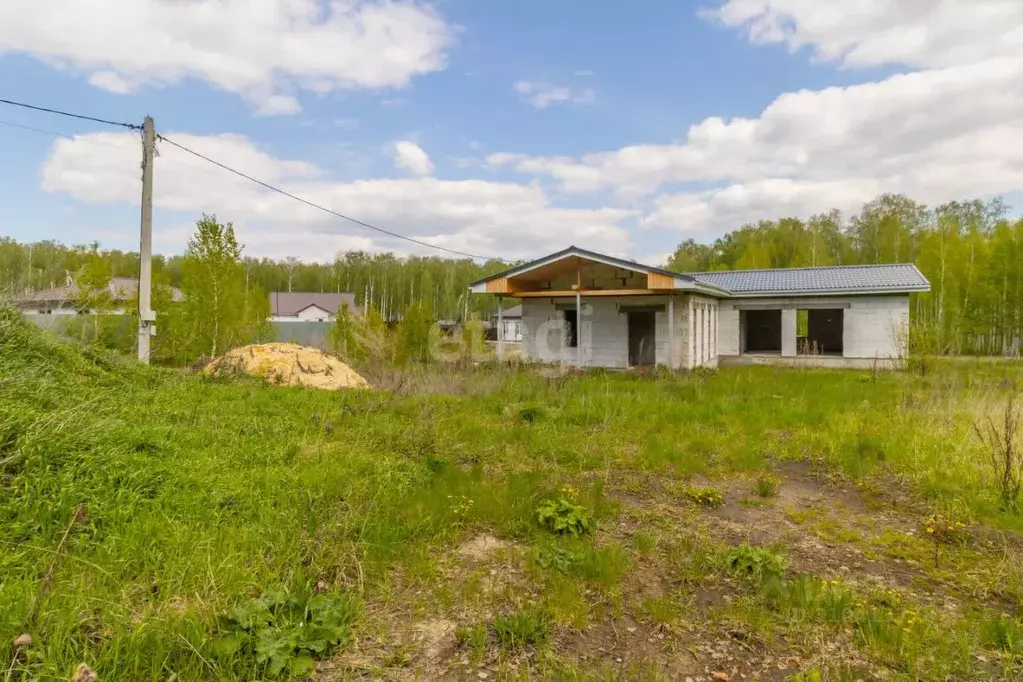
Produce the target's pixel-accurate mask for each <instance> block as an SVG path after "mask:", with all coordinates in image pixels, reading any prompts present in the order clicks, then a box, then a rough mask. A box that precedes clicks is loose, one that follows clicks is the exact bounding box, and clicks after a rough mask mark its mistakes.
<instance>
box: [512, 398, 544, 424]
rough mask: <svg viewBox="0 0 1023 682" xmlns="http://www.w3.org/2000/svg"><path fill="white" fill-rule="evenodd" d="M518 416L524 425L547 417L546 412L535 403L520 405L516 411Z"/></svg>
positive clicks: (541, 406)
mask: <svg viewBox="0 0 1023 682" xmlns="http://www.w3.org/2000/svg"><path fill="white" fill-rule="evenodd" d="M518 416H519V419H521V420H522V421H523V422H525V423H526V424H534V423H536V422H538V421H540V420H542V419H543V418H544V417H546V416H547V410H546V409H545V408H544V406H543V405H539V404H536V403H532V404H528V405H522V406H520V407H519V409H518Z"/></svg>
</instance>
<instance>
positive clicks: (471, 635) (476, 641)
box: [455, 623, 490, 665]
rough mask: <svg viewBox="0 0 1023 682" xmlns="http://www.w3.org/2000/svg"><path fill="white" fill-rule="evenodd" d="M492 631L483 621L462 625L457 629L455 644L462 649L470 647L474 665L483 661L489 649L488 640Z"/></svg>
mask: <svg viewBox="0 0 1023 682" xmlns="http://www.w3.org/2000/svg"><path fill="white" fill-rule="evenodd" d="M489 637H490V633H489V632H488V631H487V626H486V625H485V624H483V623H477V624H475V625H469V626H464V627H460V628H458V629H457V630H455V644H457V645H458V646H459V647H460V648H462V649H469V652H470V655H471V661H472V664H473V665H479V664H480V663H482V662H483V657H484V655H485V654H486V651H487V640H488V639H489Z"/></svg>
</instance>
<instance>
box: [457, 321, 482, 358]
mask: <svg viewBox="0 0 1023 682" xmlns="http://www.w3.org/2000/svg"><path fill="white" fill-rule="evenodd" d="M485 332H486V330H485V329H484V327H483V322H482V321H480V319H479V318H477V317H475V316H474V317H473V318H472V319H469V320H466V321H465V323H464V324H463V325H462V352H463V353H465V355H466V356H467V357H469V358H482V357H483V355H484V354H485V353H486V350H487V343H486V339H485Z"/></svg>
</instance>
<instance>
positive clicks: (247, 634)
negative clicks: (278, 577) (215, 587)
mask: <svg viewBox="0 0 1023 682" xmlns="http://www.w3.org/2000/svg"><path fill="white" fill-rule="evenodd" d="M353 615H354V607H353V605H352V603H351V601H350V600H348V599H347V598H345V597H332V596H328V595H313V594H308V593H307V594H305V595H302V596H293V595H291V594H289V593H287V592H285V591H283V590H270V591H267V592H265V593H264V594H263V595H262V596H260V597H259V598H257V599H251V600H249V601H247V602H244V603H242V604H239V605H238V606H236V607H234V608H233V609H231V610H230V611H229V612H228V613H227V615H225V616H224V617H223V618H222V619H221V621H222V625H221V632H220V634H219V635H218V637H217V638H216V639H215V640H214V641H213V643H212V645H211V648H212V651H213V653H214V655H215V656H216V657H217V658H219V659H221V660H224V661H235V662H236V663H237V662H238V661H249V660H253V659H254V661H255V668H256V669H258V670H262V671H264V673H265V674H266V675H268V676H270V677H279V676H288V677H291V676H294V677H300V676H305V675H308V674H310V673H312V672H313V661H314V660H315V659H318V658H323V657H326V656H329V655H330V654H331V653H332V652H333V651H334V649H335V648H337V647H338V646H343V645H344V644H347V643H348V642H349V641H350V640H351V632H350V631H349V627H348V625H349V622H350V621H351V619H352V617H353Z"/></svg>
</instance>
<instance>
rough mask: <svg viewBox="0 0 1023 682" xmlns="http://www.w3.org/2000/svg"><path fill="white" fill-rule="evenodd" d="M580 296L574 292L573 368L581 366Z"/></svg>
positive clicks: (581, 308) (581, 310)
mask: <svg viewBox="0 0 1023 682" xmlns="http://www.w3.org/2000/svg"><path fill="white" fill-rule="evenodd" d="M582 300H583V297H582V294H580V293H579V290H578V289H576V291H575V366H576V367H582V366H583V304H582Z"/></svg>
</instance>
